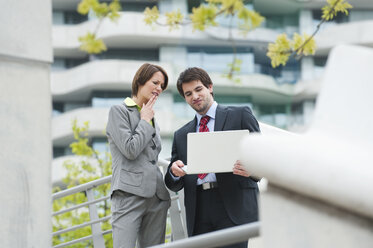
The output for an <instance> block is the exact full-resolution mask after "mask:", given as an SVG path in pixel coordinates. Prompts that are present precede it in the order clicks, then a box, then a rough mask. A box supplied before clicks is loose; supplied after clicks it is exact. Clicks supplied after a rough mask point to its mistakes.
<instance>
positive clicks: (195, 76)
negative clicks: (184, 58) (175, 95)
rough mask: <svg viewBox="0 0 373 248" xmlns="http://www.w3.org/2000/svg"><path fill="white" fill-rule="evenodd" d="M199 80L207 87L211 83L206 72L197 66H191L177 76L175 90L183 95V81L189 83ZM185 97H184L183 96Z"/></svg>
mask: <svg viewBox="0 0 373 248" xmlns="http://www.w3.org/2000/svg"><path fill="white" fill-rule="evenodd" d="M198 80H199V81H201V82H202V84H203V85H204V86H205V87H206V88H209V86H210V85H212V81H211V78H210V76H209V74H207V72H206V71H205V70H203V69H201V68H198V67H191V68H188V69H186V70H185V71H183V72H182V73H180V76H179V78H178V79H177V83H176V86H177V90H178V91H179V93H180V95H181V96H182V97H184V91H183V87H182V85H183V84H184V83H190V82H192V81H198ZM184 98H185V97H184Z"/></svg>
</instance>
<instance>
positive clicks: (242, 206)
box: [165, 105, 260, 236]
mask: <svg viewBox="0 0 373 248" xmlns="http://www.w3.org/2000/svg"><path fill="white" fill-rule="evenodd" d="M196 127H197V118H194V120H192V121H191V122H189V123H187V124H186V125H184V126H183V127H181V128H180V129H179V130H177V131H176V132H175V134H174V140H173V145H172V158H171V163H170V165H169V167H168V170H167V173H166V175H165V183H166V186H167V187H168V188H169V189H170V190H172V191H175V192H177V191H179V190H181V189H182V188H183V187H184V195H185V200H184V203H185V211H186V221H187V229H188V235H189V236H192V235H193V229H194V221H195V213H196V184H197V175H196V174H194V175H193V174H192V175H188V174H187V175H185V176H184V177H181V178H180V180H178V181H175V180H174V179H173V178H172V175H170V173H171V172H170V168H171V165H172V163H173V162H175V161H176V160H181V161H183V163H184V164H186V165H187V164H188V161H187V134H188V133H192V132H196ZM245 129H246V130H249V131H250V132H260V129H259V124H258V122H257V120H256V119H255V117H254V116H253V114H252V113H251V110H250V108H249V107H223V106H221V105H218V106H217V109H216V115H215V127H214V131H227V130H245ZM232 167H233V164H232ZM216 179H217V182H218V185H219V187H218V190H219V192H220V194H221V196H222V198H223V202H224V206H225V208H226V210H227V212H228V215H229V217H230V218H231V220H232V221H233V223H235V224H236V225H240V224H244V223H249V222H253V221H257V220H258V203H257V193H258V185H257V180H255V179H253V178H251V177H243V176H238V175H234V174H233V173H231V172H230V173H216ZM216 218H219V216H216Z"/></svg>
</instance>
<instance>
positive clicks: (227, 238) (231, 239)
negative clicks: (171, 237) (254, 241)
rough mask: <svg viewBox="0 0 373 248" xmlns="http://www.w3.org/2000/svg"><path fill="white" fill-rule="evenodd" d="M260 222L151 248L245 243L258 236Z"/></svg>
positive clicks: (205, 247)
mask: <svg viewBox="0 0 373 248" xmlns="http://www.w3.org/2000/svg"><path fill="white" fill-rule="evenodd" d="M259 228H260V222H253V223H250V224H245V225H240V226H235V227H230V228H226V229H223V230H219V231H215V232H210V233H206V234H201V235H198V236H194V237H190V238H187V239H183V240H178V241H174V242H171V243H166V244H161V245H157V246H152V248H161V247H165V248H200V247H203V248H210V247H220V246H224V245H230V244H235V243H240V242H245V241H247V240H249V239H250V238H254V237H258V236H259Z"/></svg>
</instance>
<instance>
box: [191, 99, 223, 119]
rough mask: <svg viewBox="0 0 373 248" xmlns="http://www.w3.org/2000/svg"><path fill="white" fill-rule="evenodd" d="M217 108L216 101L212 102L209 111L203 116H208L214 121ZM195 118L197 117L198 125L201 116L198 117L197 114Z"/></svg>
mask: <svg viewBox="0 0 373 248" xmlns="http://www.w3.org/2000/svg"><path fill="white" fill-rule="evenodd" d="M217 106H218V103H217V102H216V101H214V102H213V103H212V104H211V106H210V108H209V110H207V112H206V114H205V115H208V116H210V118H212V119H215V115H216V108H217ZM196 116H197V121H198V123H199V121H200V120H201V118H202V115H200V114H199V113H196Z"/></svg>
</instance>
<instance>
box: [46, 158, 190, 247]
mask: <svg viewBox="0 0 373 248" xmlns="http://www.w3.org/2000/svg"><path fill="white" fill-rule="evenodd" d="M168 163H169V162H168V161H167V160H164V159H159V160H158V166H159V167H161V168H162V169H163V170H165V169H166V168H167V166H168ZM110 181H111V175H110V176H106V177H103V178H100V179H97V180H94V181H91V182H88V183H85V184H81V185H78V186H76V187H73V188H70V189H66V190H63V191H60V192H57V193H54V194H53V195H52V200H53V201H54V200H57V199H60V198H63V197H66V196H69V195H74V194H77V193H80V192H84V193H85V194H86V196H87V201H86V202H84V203H81V204H77V205H75V206H73V207H69V208H66V209H63V210H60V211H56V212H53V213H52V217H53V216H57V215H60V214H64V213H67V212H71V211H73V210H76V209H79V208H83V207H87V206H88V209H89V217H90V221H88V222H84V223H82V224H79V225H75V226H72V227H69V228H66V229H62V230H58V231H56V232H53V233H52V236H57V235H60V234H63V233H67V232H71V231H74V230H77V229H79V228H83V227H86V226H91V229H92V235H89V236H85V237H82V238H79V239H75V240H71V241H68V242H65V243H62V244H59V245H56V246H53V247H54V248H60V247H66V246H69V245H72V244H76V243H80V242H83V241H86V240H93V246H94V247H95V248H104V247H105V242H104V237H103V236H104V235H106V234H109V233H111V232H112V230H111V229H110V230H106V231H102V230H101V223H102V222H105V221H108V220H110V218H111V215H108V216H104V217H102V218H99V217H98V216H99V215H98V211H97V206H96V204H97V203H99V202H104V201H106V200H108V199H109V198H110V196H104V197H101V198H99V199H94V192H93V191H94V189H95V188H96V187H98V186H100V185H104V184H107V183H110ZM178 199H179V195H177V194H175V193H174V194H173V195H172V198H171V200H172V202H176V204H175V203H174V204H172V205H173V206H171V208H170V211H173V213H174V214H173V215H175V217H174V218H172V217H171V225H172V229H175V230H178V232H177V233H178V235H176V237H175V235H173V237H166V238H172V239H173V240H175V239H180V238H183V237H185V236H186V235H185V230H184V228H183V226H181V228H180V227H178V226H180V225H182V222H183V221H182V220H181V219H178V218H180V213H181V208H180V207H179V206H182V205H180V204H179V203H178V202H177V201H178ZM176 214H177V216H176ZM171 216H172V215H171ZM175 222H176V224H175ZM183 232H184V234H183Z"/></svg>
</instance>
